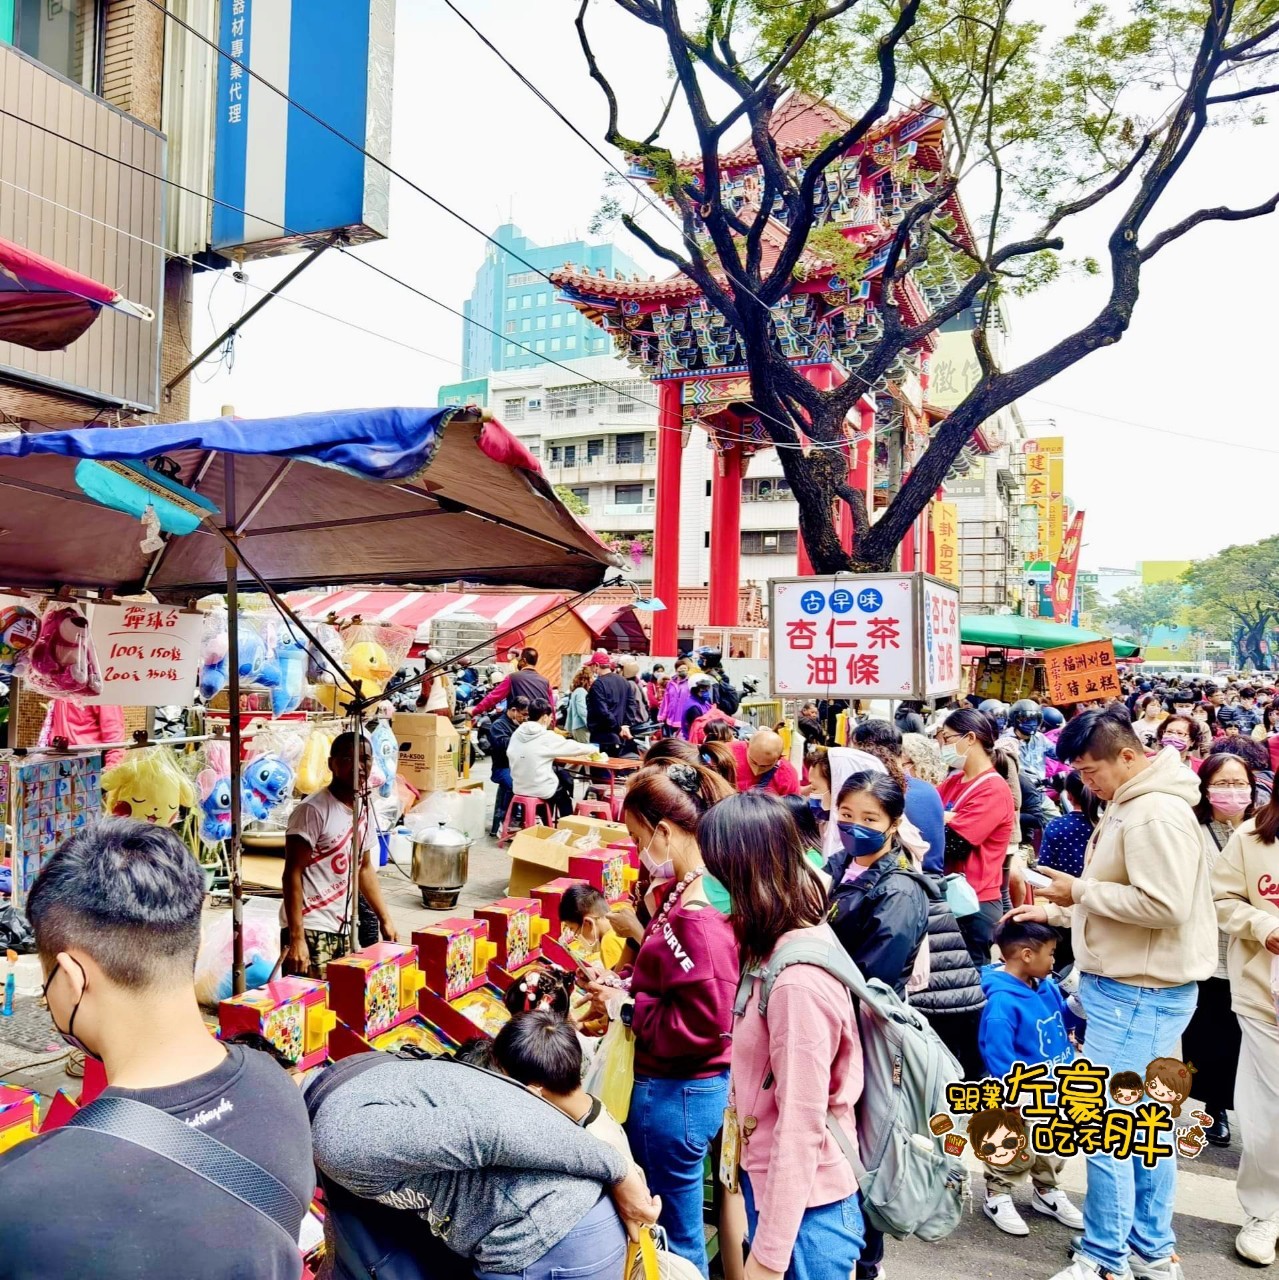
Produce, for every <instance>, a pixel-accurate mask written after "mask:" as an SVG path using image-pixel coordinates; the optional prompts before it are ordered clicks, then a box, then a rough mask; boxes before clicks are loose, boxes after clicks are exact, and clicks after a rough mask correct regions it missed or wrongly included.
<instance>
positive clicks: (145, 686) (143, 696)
mask: <svg viewBox="0 0 1279 1280" xmlns="http://www.w3.org/2000/svg"><path fill="white" fill-rule="evenodd" d="M203 627H204V618H203V615H201V614H198V613H192V612H191V611H190V610H189V609H181V608H179V607H178V606H176V605H168V604H108V603H106V602H102V603H97V604H95V605H94V606H93V618H92V620H91V622H90V628H91V630H92V634H93V647H94V650H95V651H96V653H97V657H98V666H99V668H100V669H101V671H102V692H101V693H100V694H99V695H98V696H97V697H96V698H85V699H84V701H85V702H93V703H99V704H101V705H103V706H108V707H165V706H172V705H177V706H185V705H186V704H188V703H189V702H191V701H192V699H193V698H194V697H195V689H196V681H197V679H198V677H199V674H200V640H201V634H202V631H203Z"/></svg>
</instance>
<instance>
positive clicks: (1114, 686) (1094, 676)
mask: <svg viewBox="0 0 1279 1280" xmlns="http://www.w3.org/2000/svg"><path fill="white" fill-rule="evenodd" d="M1044 669H1045V671H1046V673H1047V676H1048V701H1049V702H1051V703H1053V704H1054V705H1056V706H1069V705H1070V704H1071V703H1074V702H1098V701H1100V700H1101V699H1102V698H1117V697H1118V696H1119V672H1118V668H1117V667H1116V665H1115V646H1114V644H1113V643H1112V642H1111V641H1109V640H1090V641H1088V642H1087V643H1086V644H1071V645H1066V646H1065V647H1064V648H1062V649H1049V650H1048V652H1047V653H1045V654H1044Z"/></svg>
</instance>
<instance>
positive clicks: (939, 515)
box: [930, 502, 959, 586]
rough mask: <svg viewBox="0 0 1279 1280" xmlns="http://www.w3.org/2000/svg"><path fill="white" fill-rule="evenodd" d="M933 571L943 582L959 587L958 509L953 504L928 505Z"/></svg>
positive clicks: (937, 503)
mask: <svg viewBox="0 0 1279 1280" xmlns="http://www.w3.org/2000/svg"><path fill="white" fill-rule="evenodd" d="M930 511H931V516H930V523H931V525H932V531H933V569H934V571H935V572H936V574H937V576H938V577H939V578H940V579H941V580H942V581H943V582H953V583H954V584H955V585H956V586H958V585H959V508H958V507H957V506H956V505H955V503H953V502H934V503H931V504H930Z"/></svg>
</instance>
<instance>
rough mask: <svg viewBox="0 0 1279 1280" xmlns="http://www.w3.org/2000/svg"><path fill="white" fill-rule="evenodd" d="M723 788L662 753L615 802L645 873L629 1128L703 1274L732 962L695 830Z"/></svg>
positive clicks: (723, 1095)
mask: <svg viewBox="0 0 1279 1280" xmlns="http://www.w3.org/2000/svg"><path fill="white" fill-rule="evenodd" d="M730 795H732V789H731V788H730V787H729V785H728V783H727V782H725V781H724V779H723V778H721V777H720V776H719V774H717V773H713V772H712V771H711V770H709V769H707V768H704V767H703V766H702V765H700V764H687V763H685V762H683V761H681V760H665V761H662V762H660V763H656V764H649V765H645V766H644V768H642V769H640V770H639V771H638V772H637V773H636V774H635V776H634V777H633V778H632V779H631V781H630V784H629V785H628V786H627V788H626V796H625V798H624V800H623V801H622V818H623V821H624V822H625V823H626V826H627V829H628V830H629V832H630V834H631V838H632V839H633V840H634V841H635V843H636V845H637V846H638V847H639V850H640V861H641V863H642V864H643V866H644V869H645V870H646V871H647V872H648V874H649V876H650V888H649V891H648V894H647V896H646V899H645V906H646V907H647V908H648V911H649V913H650V919H649V921H648V924H647V926H646V927H644V928H643V930H642V931H641V932H640V936H639V938H638V941H639V952H638V954H637V956H636V958H635V967H634V970H633V972H632V976H631V986H630V995H631V1001H630V1004H629V1006H626V1005H624V1006H623V1008H622V1010H620V1011H619V1012H620V1016H621V1017H622V1019H623V1021H626V1020H628V1019H629V1021H630V1025H631V1029H632V1030H633V1031H634V1033H635V1087H634V1090H633V1092H632V1094H631V1107H630V1115H629V1117H628V1119H627V1124H626V1131H627V1136H628V1137H629V1138H630V1141H631V1146H632V1148H633V1150H634V1152H635V1158H636V1160H638V1161H639V1164H640V1167H641V1168H643V1169H645V1170H647V1171H648V1174H649V1182H650V1186H651V1188H652V1191H653V1194H654V1195H656V1196H660V1197H661V1200H662V1215H661V1225H662V1226H663V1227H665V1229H666V1234H667V1237H668V1239H669V1241H670V1247H671V1249H672V1250H674V1252H676V1253H678V1254H679V1255H680V1256H681V1257H684V1258H687V1259H688V1260H689V1261H690V1262H692V1263H694V1264H695V1265H696V1266H697V1267H699V1268H700V1269H701V1272H702V1274H703V1275H705V1274H707V1258H706V1238H705V1235H704V1234H703V1230H702V1169H703V1166H704V1164H705V1161H706V1154H707V1152H708V1151H709V1150H710V1147H711V1143H712V1142H713V1141H714V1139H715V1136H716V1135H717V1134H718V1133H719V1130H720V1126H721V1124H722V1121H723V1112H724V1106H725V1103H726V1101H727V1099H728V1064H729V1048H730V1044H731V1040H732V1026H733V998H734V995H735V993H736V990H737V978H738V968H737V949H736V946H735V945H734V937H733V930H732V927H731V926H730V925H729V923H728V921H727V920H726V919H725V918H724V916H723V915H721V914H720V912H718V911H716V910H715V909H714V908H713V907H712V906H711V905H710V904H709V902H708V900H707V897H706V892H705V889H704V886H703V876H704V874H705V871H706V867H705V865H704V863H703V862H702V853H701V849H700V847H699V845H698V841H697V826H698V823H699V822H700V821H701V819H702V817H703V815H704V814H705V813H706V812H707V811H708V810H709V809H710V808H711V807H712V806H713V805H715V804H717V803H718V802H720V801H722V800H723V799H725V798H726V797H727V796H730ZM623 914H626V913H623ZM613 918H614V921H615V927H618V924H617V921H618V917H616V916H615V917H613ZM628 1009H629V1013H628Z"/></svg>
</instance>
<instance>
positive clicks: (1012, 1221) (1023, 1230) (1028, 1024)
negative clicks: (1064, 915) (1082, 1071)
mask: <svg viewBox="0 0 1279 1280" xmlns="http://www.w3.org/2000/svg"><path fill="white" fill-rule="evenodd" d="M995 944H996V945H997V946H998V947H999V952H1000V954H1001V955H1002V956H1003V959H1004V964H1003V968H1002V969H1001V968H998V967H996V966H994V965H988V966H987V967H986V968H984V969H983V970H982V971H981V985H982V990H983V991H984V992H985V993H986V1007H985V1009H983V1010H982V1015H981V1029H980V1031H979V1032H978V1045H979V1047H980V1049H981V1055H982V1058H983V1059H984V1061H985V1064H986V1072H987V1074H988V1075H990V1076H993V1077H995V1078H996V1079H1002V1078H1003V1077H1004V1076H1006V1075H1007V1074H1008V1073H1009V1071H1011V1070H1012V1066H1013V1063H1014V1062H1024V1063H1026V1064H1027V1065H1033V1064H1035V1063H1038V1062H1046V1063H1048V1064H1049V1065H1050V1067H1051V1066H1052V1065H1055V1064H1056V1063H1059V1062H1069V1061H1070V1060H1071V1058H1072V1057H1073V1056H1074V1051H1073V1050H1072V1048H1071V1046H1070V1040H1069V1039H1068V1038H1067V1035H1066V1018H1067V1011H1066V1002H1065V1000H1064V999H1063V998H1062V994H1061V992H1060V990H1058V988H1057V983H1056V982H1055V981H1054V980H1053V978H1052V977H1051V976H1050V975H1051V974H1052V970H1053V956H1054V952H1055V951H1056V949H1057V931H1056V930H1055V929H1052V928H1050V927H1049V926H1048V925H1046V924H1036V923H1035V922H1034V921H1030V920H1005V921H1004V923H1003V924H1001V925H1000V926H999V928H998V930H996V932H995ZM1064 1164H1065V1161H1064V1160H1062V1159H1061V1158H1060V1157H1059V1156H1052V1155H1046V1154H1044V1153H1042V1152H1035V1153H1034V1155H1033V1158H1032V1159H1031V1160H1030V1161H1029V1163H1028V1164H1027V1165H1026V1166H1025V1167H1024V1169H1023V1170H1019V1171H1017V1172H1015V1173H1014V1172H1012V1171H1011V1170H1010V1171H1000V1170H997V1169H995V1168H994V1167H992V1166H991V1165H990V1164H987V1166H986V1202H985V1205H984V1208H985V1212H986V1216H987V1217H988V1218H989V1219H990V1220H991V1221H992V1222H993V1223H994V1224H995V1226H997V1227H998V1228H999V1229H1000V1230H1001V1231H1004V1232H1007V1233H1008V1235H1010V1236H1024V1235H1029V1234H1030V1228H1029V1227H1028V1226H1027V1225H1026V1223H1025V1222H1024V1221H1023V1219H1022V1217H1021V1215H1020V1214H1019V1213H1018V1212H1017V1210H1016V1208H1015V1207H1014V1206H1013V1200H1012V1190H1013V1187H1014V1186H1015V1185H1016V1183H1017V1182H1019V1181H1021V1175H1022V1173H1023V1172H1029V1173H1030V1180H1031V1183H1032V1185H1033V1188H1034V1189H1033V1191H1032V1193H1031V1197H1030V1205H1031V1208H1032V1209H1034V1210H1035V1211H1036V1212H1037V1213H1042V1214H1044V1215H1045V1216H1047V1217H1050V1218H1056V1219H1057V1221H1058V1222H1061V1223H1064V1224H1065V1225H1066V1226H1068V1227H1075V1228H1078V1227H1082V1226H1083V1225H1084V1218H1083V1214H1082V1213H1080V1212H1079V1210H1078V1209H1077V1208H1076V1207H1075V1206H1074V1205H1073V1204H1071V1202H1070V1201H1069V1200H1068V1199H1067V1198H1066V1194H1065V1192H1064V1191H1061V1190H1059V1189H1058V1187H1057V1175H1058V1173H1060V1171H1061V1168H1062V1166H1063V1165H1064Z"/></svg>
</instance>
